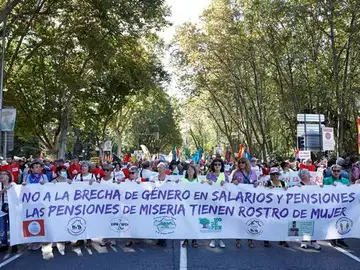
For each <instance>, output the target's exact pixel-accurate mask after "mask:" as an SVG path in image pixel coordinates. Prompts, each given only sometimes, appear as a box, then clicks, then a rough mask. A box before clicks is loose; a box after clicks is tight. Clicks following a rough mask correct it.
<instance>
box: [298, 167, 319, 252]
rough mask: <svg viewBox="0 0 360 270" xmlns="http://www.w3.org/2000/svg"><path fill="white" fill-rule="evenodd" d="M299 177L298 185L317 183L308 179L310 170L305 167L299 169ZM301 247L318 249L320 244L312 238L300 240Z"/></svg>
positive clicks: (314, 184) (313, 184)
mask: <svg viewBox="0 0 360 270" xmlns="http://www.w3.org/2000/svg"><path fill="white" fill-rule="evenodd" d="M298 175H299V178H300V186H316V185H317V184H316V183H315V182H313V181H311V179H310V172H309V170H307V169H303V170H300V171H299V173H298ZM300 247H301V248H303V249H307V248H308V247H311V248H313V249H316V250H320V249H321V246H320V245H319V244H318V243H317V242H316V241H314V240H312V241H310V242H309V241H302V242H301V245H300Z"/></svg>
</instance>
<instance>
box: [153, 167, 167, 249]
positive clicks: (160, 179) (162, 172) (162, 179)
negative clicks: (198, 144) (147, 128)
mask: <svg viewBox="0 0 360 270" xmlns="http://www.w3.org/2000/svg"><path fill="white" fill-rule="evenodd" d="M157 170H158V175H156V176H153V177H152V178H151V179H150V182H152V183H156V184H160V185H163V184H164V183H166V182H171V179H170V178H169V176H168V175H166V170H167V166H166V164H165V163H164V162H160V163H159V164H158V165H157ZM156 245H158V246H162V247H166V239H158V241H157V243H156Z"/></svg>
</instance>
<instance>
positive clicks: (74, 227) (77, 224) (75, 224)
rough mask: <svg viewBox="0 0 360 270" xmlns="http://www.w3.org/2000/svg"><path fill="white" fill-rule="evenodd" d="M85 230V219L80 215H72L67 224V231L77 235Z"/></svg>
mask: <svg viewBox="0 0 360 270" xmlns="http://www.w3.org/2000/svg"><path fill="white" fill-rule="evenodd" d="M85 230H86V221H85V219H83V218H81V217H74V218H72V219H70V220H69V222H68V225H67V231H68V233H70V234H71V235H74V236H77V235H80V234H82V233H83V232H84V231H85Z"/></svg>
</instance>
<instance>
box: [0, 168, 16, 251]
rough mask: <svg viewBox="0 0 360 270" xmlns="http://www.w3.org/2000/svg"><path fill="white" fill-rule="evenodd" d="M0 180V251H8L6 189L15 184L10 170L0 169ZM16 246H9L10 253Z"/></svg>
mask: <svg viewBox="0 0 360 270" xmlns="http://www.w3.org/2000/svg"><path fill="white" fill-rule="evenodd" d="M0 182H1V191H0V196H1V210H0V240H1V247H0V252H5V251H8V249H9V239H8V231H9V206H8V197H7V191H8V190H9V189H10V188H11V187H12V186H13V185H16V184H15V183H14V182H13V174H12V172H11V171H1V172H0ZM17 250H18V249H17V246H12V247H11V253H15V252H17Z"/></svg>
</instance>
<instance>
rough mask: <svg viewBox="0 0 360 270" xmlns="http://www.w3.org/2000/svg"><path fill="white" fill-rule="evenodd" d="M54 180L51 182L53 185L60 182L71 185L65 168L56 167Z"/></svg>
mask: <svg viewBox="0 0 360 270" xmlns="http://www.w3.org/2000/svg"><path fill="white" fill-rule="evenodd" d="M55 175H56V177H55V179H54V180H53V181H52V182H53V183H61V182H68V183H69V184H71V179H70V175H69V173H68V171H67V170H66V167H65V166H58V167H57V168H56V171H55Z"/></svg>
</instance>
